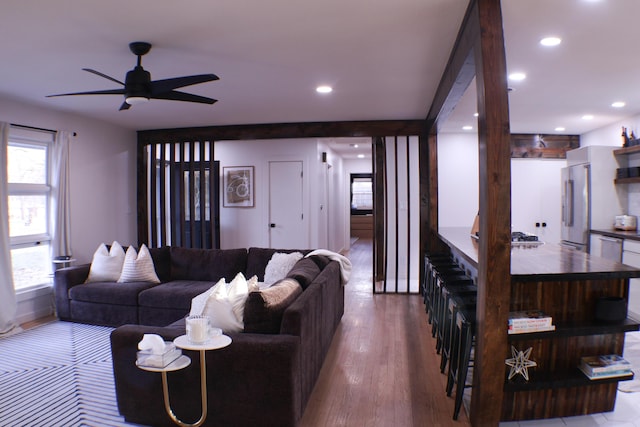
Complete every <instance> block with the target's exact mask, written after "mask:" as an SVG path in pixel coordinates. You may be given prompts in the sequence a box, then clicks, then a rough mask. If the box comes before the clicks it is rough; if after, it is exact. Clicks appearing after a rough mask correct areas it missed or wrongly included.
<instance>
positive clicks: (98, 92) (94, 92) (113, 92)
mask: <svg viewBox="0 0 640 427" xmlns="http://www.w3.org/2000/svg"><path fill="white" fill-rule="evenodd" d="M71 95H124V89H107V90H92V91H89V92H72V93H57V94H55V95H47V98H53V97H54V96H71Z"/></svg>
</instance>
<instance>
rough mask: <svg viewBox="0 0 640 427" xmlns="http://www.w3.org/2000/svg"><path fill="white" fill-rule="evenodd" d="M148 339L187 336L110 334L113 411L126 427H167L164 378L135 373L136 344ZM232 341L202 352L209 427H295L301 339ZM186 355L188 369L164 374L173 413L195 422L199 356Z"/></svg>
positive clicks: (133, 330)
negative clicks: (139, 426) (131, 426)
mask: <svg viewBox="0 0 640 427" xmlns="http://www.w3.org/2000/svg"><path fill="white" fill-rule="evenodd" d="M145 333H155V334H158V335H160V336H162V337H163V338H164V339H165V340H167V341H169V340H172V339H174V338H175V337H177V336H179V335H182V334H184V327H174V326H169V327H165V328H162V327H153V326H141V325H124V326H121V327H119V328H117V329H115V330H114V331H113V332H112V333H111V352H112V358H113V370H114V378H115V386H116V395H117V400H118V409H119V410H120V413H121V414H122V415H124V416H125V419H126V420H127V421H129V422H134V423H140V424H146V425H154V426H164V425H167V426H170V425H172V423H171V421H170V420H169V418H168V416H167V415H166V412H165V409H164V404H163V396H162V383H161V376H160V375H159V374H157V373H152V372H146V371H143V370H141V369H138V368H137V367H136V366H135V360H136V350H137V344H138V342H139V341H140V340H141V339H142V336H143V334H145ZM231 338H232V340H233V341H232V343H231V344H230V345H229V346H228V347H225V348H222V349H218V350H212V351H207V352H206V361H207V387H208V410H209V414H210V417H211V420H210V421H211V423H212V425H251V426H273V425H277V426H295V425H296V423H297V421H298V420H299V419H300V418H301V417H302V404H301V402H300V380H299V378H300V340H299V338H298V337H294V336H290V335H266V334H245V333H239V334H232V335H231ZM183 354H185V355H187V356H189V357H190V358H191V364H190V365H189V366H188V367H187V368H185V369H183V370H180V371H176V372H172V373H171V374H169V393H170V399H171V405H172V408H173V410H174V413H176V414H178V417H181V418H182V419H183V420H184V421H185V422H192V421H194V420H195V419H196V418H197V416H198V414H199V413H200V399H199V393H200V387H199V384H200V362H199V360H200V359H199V358H200V355H199V352H196V351H188V350H183ZM189 417H191V419H190V418H189Z"/></svg>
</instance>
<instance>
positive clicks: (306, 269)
mask: <svg viewBox="0 0 640 427" xmlns="http://www.w3.org/2000/svg"><path fill="white" fill-rule="evenodd" d="M318 274H320V267H318V265H317V264H316V263H315V262H314V261H313V260H311V259H309V258H302V259H301V260H300V261H298V262H296V264H295V265H294V266H293V268H292V269H291V270H290V271H289V273H287V277H290V278H292V279H295V280H297V281H298V283H300V286H302V289H307V286H309V284H310V283H311V282H313V279H315V278H316V276H317V275H318Z"/></svg>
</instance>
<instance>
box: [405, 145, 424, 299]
mask: <svg viewBox="0 0 640 427" xmlns="http://www.w3.org/2000/svg"><path fill="white" fill-rule="evenodd" d="M405 150H406V153H407V155H406V163H405V168H406V169H407V173H406V180H407V257H406V258H407V293H411V234H412V229H411V138H410V137H408V136H405ZM418 283H421V282H418ZM418 289H420V286H418Z"/></svg>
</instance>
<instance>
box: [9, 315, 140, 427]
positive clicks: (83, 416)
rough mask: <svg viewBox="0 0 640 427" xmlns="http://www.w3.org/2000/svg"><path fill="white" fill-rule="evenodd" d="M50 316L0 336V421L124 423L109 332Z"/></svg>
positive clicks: (70, 426)
mask: <svg viewBox="0 0 640 427" xmlns="http://www.w3.org/2000/svg"><path fill="white" fill-rule="evenodd" d="M112 330H113V328H108V327H103V326H93V325H84V324H78V323H69V322H60V321H57V322H52V323H48V324H46V325H42V326H39V327H37V328H34V329H30V330H27V331H25V332H22V333H20V334H17V335H13V336H9V337H6V338H3V339H0V426H2V427H41V426H42V427H54V426H56V427H57V426H60V427H77V426H91V427H120V426H122V427H124V426H134V424H128V423H125V422H124V418H123V417H121V416H120V414H119V413H118V408H117V404H116V397H115V388H114V383H113V367H112V363H111V352H110V342H109V334H110V333H111V331H112Z"/></svg>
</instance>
